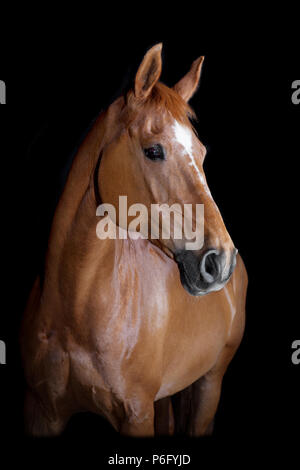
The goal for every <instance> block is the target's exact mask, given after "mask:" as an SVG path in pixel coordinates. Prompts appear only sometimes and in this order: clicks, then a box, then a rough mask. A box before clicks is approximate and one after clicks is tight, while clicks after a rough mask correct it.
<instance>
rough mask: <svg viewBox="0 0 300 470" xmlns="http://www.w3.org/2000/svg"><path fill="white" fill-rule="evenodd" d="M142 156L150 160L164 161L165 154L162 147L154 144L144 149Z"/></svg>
mask: <svg viewBox="0 0 300 470" xmlns="http://www.w3.org/2000/svg"><path fill="white" fill-rule="evenodd" d="M144 154H145V155H146V157H147V158H150V160H154V161H155V160H164V159H165V152H164V149H163V147H162V146H161V145H160V144H155V145H153V146H152V147H149V148H147V149H144Z"/></svg>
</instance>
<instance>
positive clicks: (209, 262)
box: [204, 254, 215, 276]
mask: <svg viewBox="0 0 300 470" xmlns="http://www.w3.org/2000/svg"><path fill="white" fill-rule="evenodd" d="M214 256H215V255H214V254H211V255H209V256H207V257H206V258H205V266H204V269H205V271H206V273H208V274H210V275H211V276H213V275H214V272H215V260H214Z"/></svg>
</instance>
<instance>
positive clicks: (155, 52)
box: [134, 43, 162, 99]
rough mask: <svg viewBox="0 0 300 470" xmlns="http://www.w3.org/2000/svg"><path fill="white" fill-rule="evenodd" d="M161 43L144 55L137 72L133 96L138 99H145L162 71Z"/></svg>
mask: <svg viewBox="0 0 300 470" xmlns="http://www.w3.org/2000/svg"><path fill="white" fill-rule="evenodd" d="M161 50H162V43H159V44H156V45H155V46H153V47H152V48H151V49H149V51H148V52H147V53H146V55H145V57H144V58H143V60H142V63H141V65H140V66H139V69H138V71H137V74H136V77H135V84H134V94H135V96H136V97H137V98H139V99H146V98H147V96H149V94H150V93H151V90H152V88H153V87H154V85H155V84H156V83H157V81H158V80H159V77H160V75H161V69H162V60H161Z"/></svg>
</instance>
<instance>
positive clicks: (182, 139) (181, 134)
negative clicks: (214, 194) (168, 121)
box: [173, 121, 210, 195]
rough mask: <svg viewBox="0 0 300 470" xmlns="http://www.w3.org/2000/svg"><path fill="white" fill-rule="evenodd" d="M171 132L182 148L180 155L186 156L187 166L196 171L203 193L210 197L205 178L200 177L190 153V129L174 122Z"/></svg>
mask: <svg viewBox="0 0 300 470" xmlns="http://www.w3.org/2000/svg"><path fill="white" fill-rule="evenodd" d="M173 130H174V135H175V139H176V141H177V142H178V143H179V144H180V145H182V147H183V152H182V154H183V155H188V158H189V160H190V161H189V166H192V167H193V168H194V169H195V170H196V172H197V175H198V178H199V180H200V181H201V183H202V185H203V186H204V190H205V192H206V193H207V194H209V195H210V191H209V188H208V186H207V184H206V181H205V178H204V176H203V175H202V173H201V172H200V170H199V168H198V166H197V164H196V162H195V158H194V155H193V152H192V147H193V133H192V131H191V129H190V128H189V127H187V126H183V125H182V124H179V122H178V121H175V123H174V125H173Z"/></svg>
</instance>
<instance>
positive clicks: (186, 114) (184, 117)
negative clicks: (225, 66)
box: [126, 82, 196, 125]
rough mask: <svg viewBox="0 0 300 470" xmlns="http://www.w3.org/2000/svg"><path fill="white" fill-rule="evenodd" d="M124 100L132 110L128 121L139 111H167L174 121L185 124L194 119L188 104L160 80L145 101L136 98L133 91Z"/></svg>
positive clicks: (161, 112) (162, 112)
mask: <svg viewBox="0 0 300 470" xmlns="http://www.w3.org/2000/svg"><path fill="white" fill-rule="evenodd" d="M126 102H127V105H128V106H129V109H130V110H131V111H133V115H132V114H131V119H130V121H131V120H132V119H133V118H134V117H135V116H136V113H137V112H139V111H143V112H144V113H146V114H148V113H149V112H156V113H158V114H160V115H164V114H166V113H169V114H170V115H171V116H172V117H173V118H174V119H176V121H178V122H180V123H181V124H185V125H187V124H190V119H196V115H195V112H194V111H193V109H192V108H191V107H190V105H189V104H188V103H187V102H186V101H185V100H184V99H183V98H181V96H180V95H179V94H178V93H177V92H176V91H175V90H173V89H172V88H169V87H168V86H166V85H164V84H163V83H161V82H158V83H156V85H155V86H154V87H153V89H152V91H151V93H150V95H149V96H148V98H147V99H146V101H139V100H137V99H136V97H135V96H134V93H133V91H130V92H129V93H128V94H127V97H126ZM134 111H135V112H134Z"/></svg>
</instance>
